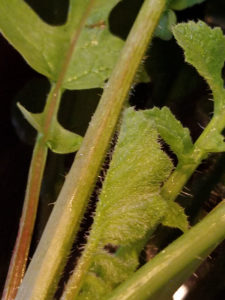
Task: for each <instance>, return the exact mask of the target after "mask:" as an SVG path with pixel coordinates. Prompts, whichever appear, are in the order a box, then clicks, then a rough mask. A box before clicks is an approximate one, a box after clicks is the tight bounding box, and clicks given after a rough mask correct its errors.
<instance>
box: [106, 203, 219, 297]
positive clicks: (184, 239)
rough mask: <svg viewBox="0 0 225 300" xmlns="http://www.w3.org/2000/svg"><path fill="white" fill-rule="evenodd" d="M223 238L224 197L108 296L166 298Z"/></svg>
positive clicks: (170, 295)
mask: <svg viewBox="0 0 225 300" xmlns="http://www.w3.org/2000/svg"><path fill="white" fill-rule="evenodd" d="M224 238H225V201H223V202H222V203H220V204H219V205H218V206H217V207H216V208H215V209H214V210H213V211H212V212H211V213H210V214H208V215H207V216H206V217H205V218H204V219H203V220H202V221H201V222H200V223H198V224H197V225H196V226H194V227H193V228H192V229H190V230H189V231H188V232H187V233H185V234H183V235H182V236H181V237H180V238H178V239H177V240H176V241H174V242H173V243H172V244H170V245H169V246H168V247H167V248H166V249H164V250H163V251H162V252H160V253H159V254H158V255H157V256H155V257H154V258H153V259H152V260H151V261H149V262H148V263H146V264H145V265H144V266H143V267H141V268H140V269H139V270H138V271H137V272H136V273H135V274H134V275H133V276H132V277H130V278H129V279H128V280H127V281H126V282H124V283H123V284H122V285H120V286H119V287H118V288H117V289H115V290H114V291H113V292H112V294H111V295H110V296H109V297H107V298H106V299H107V300H128V299H129V300H137V299H138V300H156V299H157V300H167V299H171V297H172V294H173V293H174V292H175V291H176V289H177V288H178V287H179V286H180V284H182V283H183V281H184V280H185V279H186V278H188V277H189V276H190V275H191V274H192V273H193V271H194V270H195V269H196V268H197V267H198V266H199V265H200V264H201V262H202V261H203V260H204V259H205V257H207V255H208V254H209V253H210V252H211V251H212V250H213V249H215V248H216V246H217V245H218V244H219V243H220V242H221V241H222V240H223V239H224Z"/></svg>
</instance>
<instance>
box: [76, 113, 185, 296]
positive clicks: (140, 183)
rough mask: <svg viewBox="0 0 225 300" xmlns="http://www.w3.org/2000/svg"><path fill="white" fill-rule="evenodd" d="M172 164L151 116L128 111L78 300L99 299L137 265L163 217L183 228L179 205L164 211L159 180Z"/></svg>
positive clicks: (101, 198)
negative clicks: (141, 252)
mask: <svg viewBox="0 0 225 300" xmlns="http://www.w3.org/2000/svg"><path fill="white" fill-rule="evenodd" d="M172 168H173V165H172V163H171V160H170V159H169V158H168V156H167V155H166V154H165V153H164V152H163V151H162V150H161V146H160V144H159V142H158V132H157V130H156V128H155V125H154V124H153V123H152V121H151V118H150V117H149V116H148V115H146V114H145V113H144V112H143V111H135V110H133V108H129V109H127V110H126V111H125V113H124V115H123V121H122V126H121V130H120V134H119V138H118V141H117V145H116V147H115V150H114V153H113V157H112V160H111V162H110V168H109V170H108V173H107V175H106V178H105V181H104V184H103V188H102V191H101V193H100V196H99V202H98V204H97V209H96V215H95V218H94V223H93V227H92V230H91V232H90V236H89V240H88V243H89V244H91V243H94V244H95V245H96V246H95V249H96V250H95V251H94V253H92V254H91V255H92V256H93V257H92V259H91V264H90V267H89V270H88V272H87V273H86V274H87V275H86V277H85V281H84V282H83V286H82V288H81V290H80V294H79V297H78V299H79V300H80V299H101V297H102V296H103V295H105V293H108V292H109V291H110V290H112V289H113V288H114V287H115V286H117V285H118V284H119V283H121V282H122V281H124V280H125V279H126V278H127V277H128V276H130V275H131V274H132V273H133V272H134V271H135V270H136V268H137V267H138V265H139V254H140V251H141V250H142V249H143V247H144V245H145V243H146V241H147V239H148V237H149V235H150V234H151V233H152V232H153V231H154V230H155V228H156V227H157V226H158V225H159V224H160V223H161V222H163V220H164V217H165V222H167V225H168V226H170V225H171V226H173V227H178V228H182V230H183V229H184V227H185V226H186V224H185V225H184V220H183V215H182V214H183V212H181V209H180V213H181V215H182V217H181V218H182V220H180V219H179V218H178V219H177V223H176V220H175V219H172V216H174V211H176V217H177V216H178V215H179V213H178V210H179V209H178V205H177V206H176V207H175V208H173V209H171V210H169V211H168V213H167V210H168V203H167V202H166V201H164V199H163V198H162V197H161V196H160V190H161V184H162V183H163V182H165V180H166V179H167V178H168V176H169V174H170V173H171V170H172ZM173 207H174V205H173ZM172 210H173V211H172ZM169 218H170V219H169ZM166 219H167V221H166ZM169 223H170V224H169ZM185 229H186V227H185ZM111 248H112V249H114V250H113V252H110V249H111ZM87 249H88V246H87ZM83 255H84V257H85V256H86V254H85V250H84V254H83Z"/></svg>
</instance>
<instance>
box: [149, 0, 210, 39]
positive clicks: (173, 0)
mask: <svg viewBox="0 0 225 300" xmlns="http://www.w3.org/2000/svg"><path fill="white" fill-rule="evenodd" d="M204 1H205V0H168V1H167V9H166V10H165V11H164V13H163V14H162V16H161V18H160V21H159V24H158V26H157V28H156V30H155V36H156V37H159V38H160V39H162V40H165V41H168V40H170V39H171V38H172V37H173V33H172V27H173V26H174V25H175V24H176V23H177V17H176V14H175V12H174V11H173V10H183V9H185V8H188V7H190V6H193V5H195V4H200V3H202V2H204Z"/></svg>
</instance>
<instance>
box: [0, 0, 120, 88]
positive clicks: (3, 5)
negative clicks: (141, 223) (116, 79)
mask: <svg viewBox="0 0 225 300" xmlns="http://www.w3.org/2000/svg"><path fill="white" fill-rule="evenodd" d="M89 2H90V1H83V0H80V1H76V0H71V1H70V8H69V15H68V20H67V22H66V24H65V25H62V26H51V25H48V24H47V23H45V22H44V21H42V20H41V19H40V18H39V16H38V15H37V14H36V13H35V12H34V11H33V10H32V9H31V8H30V7H29V6H28V5H27V4H26V3H25V1H23V0H12V1H7V0H2V1H1V2H0V31H1V32H2V33H3V35H4V36H5V37H6V38H7V39H8V41H9V42H10V43H12V45H13V46H14V47H15V48H16V49H17V50H18V51H19V52H20V53H21V54H22V55H23V57H24V58H25V59H26V61H27V62H28V63H29V64H30V65H31V66H32V68H34V69H35V70H36V71H38V72H39V73H41V74H43V75H45V76H46V77H48V78H49V79H50V80H51V81H57V80H58V77H59V74H60V72H61V70H62V66H63V64H64V61H65V59H66V55H67V52H68V49H69V48H70V46H71V42H72V40H73V39H74V38H75V37H76V35H77V36H78V35H79V36H78V37H79V38H78V41H77V46H76V49H75V51H74V52H73V53H72V59H71V60H70V61H69V66H68V69H67V71H66V74H65V76H64V78H63V87H64V88H67V89H85V88H94V87H100V86H103V85H104V81H105V79H106V78H108V77H109V75H110V73H111V70H112V68H113V66H114V65H115V61H116V59H117V57H118V54H119V52H120V49H121V47H122V45H123V42H122V41H121V40H120V39H119V38H117V37H115V36H113V35H112V34H111V33H110V32H109V29H108V20H107V18H108V15H109V12H110V11H111V9H112V8H113V7H114V6H115V5H116V4H117V3H118V2H119V0H110V1H103V0H98V1H95V2H94V4H93V7H92V8H91V9H90V12H89V15H88V14H87V15H86V16H85V14H86V13H87V12H88V10H89V9H88V7H89ZM9 12H10V13H9ZM84 16H85V18H84ZM16 20H19V22H17V21H16ZM82 21H83V22H84V24H81V23H82Z"/></svg>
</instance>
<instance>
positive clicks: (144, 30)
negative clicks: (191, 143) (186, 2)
mask: <svg viewBox="0 0 225 300" xmlns="http://www.w3.org/2000/svg"><path fill="white" fill-rule="evenodd" d="M165 6H166V0H145V2H144V4H143V6H142V8H141V11H140V13H139V15H138V17H137V20H136V21H135V24H134V26H133V28H132V30H131V33H130V34H129V37H128V39H127V41H126V43H125V46H124V48H123V50H122V53H121V55H120V58H119V60H118V63H117V65H116V67H115V69H114V71H113V74H112V76H111V78H110V80H109V82H108V83H107V85H106V87H105V90H104V93H103V96H102V98H101V101H100V104H99V106H98V108H97V110H96V112H95V114H94V116H93V118H92V120H91V123H90V125H89V128H88V130H87V133H86V135H85V138H84V140H83V144H82V146H81V148H80V150H79V152H78V153H77V155H76V159H75V161H74V163H73V165H72V168H71V170H70V172H69V174H68V175H67V177H66V180H65V183H64V186H63V188H62V190H61V192H60V195H59V198H58V200H57V202H56V205H55V207H54V209H53V212H52V214H51V216H50V219H49V221H48V224H47V226H46V229H45V231H44V233H43V236H42V238H41V241H40V243H39V245H38V248H37V250H36V252H35V254H34V257H33V259H32V261H31V263H30V265H29V268H28V271H27V273H26V274H25V277H24V281H23V283H22V285H21V287H20V289H19V292H18V295H17V298H16V299H17V300H19V299H21V300H22V299H23V300H24V299H29V300H42V299H47V298H48V297H50V296H51V295H52V294H53V293H54V290H55V288H56V285H57V282H58V279H59V276H60V273H61V271H62V268H63V265H64V262H65V259H66V255H68V253H69V249H70V247H71V244H72V241H73V239H74V236H75V234H76V233H77V231H78V229H79V223H80V220H81V218H82V216H83V213H84V210H85V207H86V204H87V201H88V199H89V196H90V194H91V192H92V190H93V187H94V184H95V181H96V178H97V175H98V172H99V169H100V166H101V163H102V161H103V159H104V156H105V153H106V150H107V148H108V145H109V142H110V139H111V137H112V134H113V132H114V129H115V126H116V123H117V121H118V118H119V115H120V112H121V110H122V107H123V104H124V102H125V99H126V97H127V94H128V92H129V89H130V87H131V85H132V82H133V79H134V76H135V73H136V71H137V69H138V66H139V64H140V62H141V60H142V58H143V55H144V53H145V50H146V48H147V46H148V44H149V41H150V39H151V38H152V36H153V33H154V30H155V28H156V26H157V24H158V20H159V18H160V15H161V13H162V12H163V10H164V8H165Z"/></svg>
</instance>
